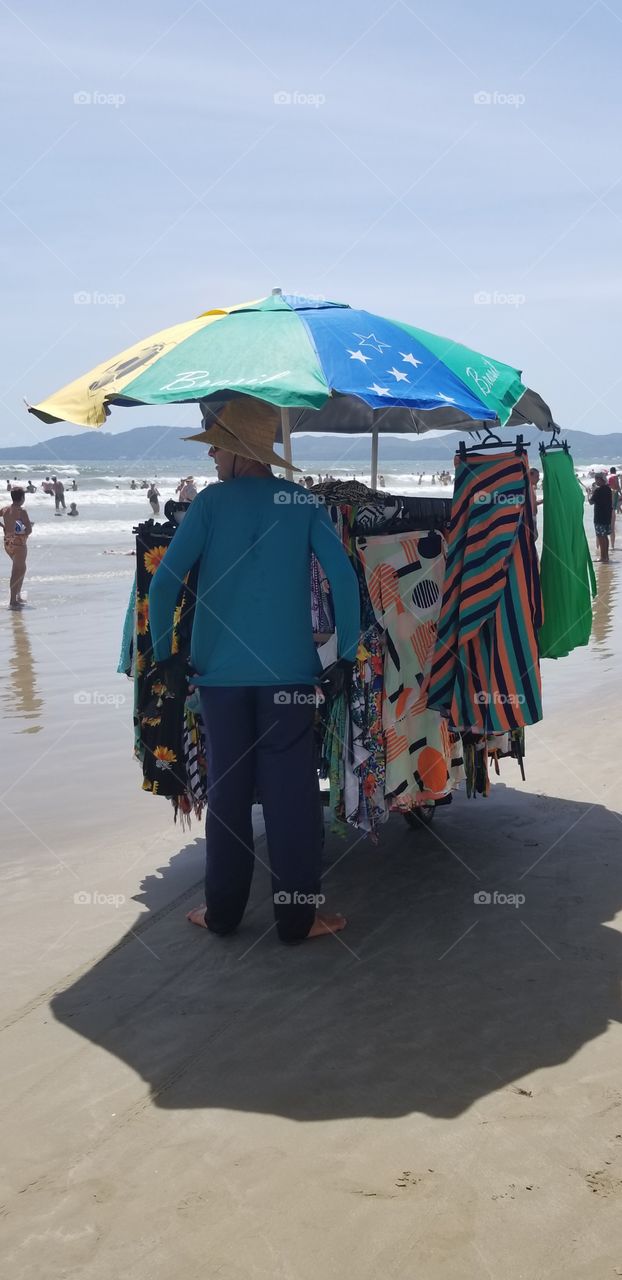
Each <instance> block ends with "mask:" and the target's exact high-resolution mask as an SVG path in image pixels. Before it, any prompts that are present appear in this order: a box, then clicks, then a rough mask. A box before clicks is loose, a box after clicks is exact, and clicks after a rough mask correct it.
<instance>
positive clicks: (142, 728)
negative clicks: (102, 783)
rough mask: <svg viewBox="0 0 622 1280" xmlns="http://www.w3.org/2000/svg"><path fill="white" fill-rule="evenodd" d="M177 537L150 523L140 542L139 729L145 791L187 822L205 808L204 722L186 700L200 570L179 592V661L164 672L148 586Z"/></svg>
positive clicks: (175, 641) (174, 644)
mask: <svg viewBox="0 0 622 1280" xmlns="http://www.w3.org/2000/svg"><path fill="white" fill-rule="evenodd" d="M173 536H174V529H171V528H170V527H169V526H166V525H158V524H154V523H153V522H152V521H148V522H147V523H145V524H143V525H141V526H140V527H139V530H138V534H137V538H136V617H135V627H134V631H135V639H136V654H135V659H134V663H133V667H134V699H135V702H134V708H135V709H134V725H135V741H136V748H135V749H136V755H137V757H138V759H139V760H140V761H141V763H142V770H143V784H142V786H143V791H150V792H151V793H152V794H153V795H159V796H166V797H167V798H168V799H170V800H171V801H172V803H173V809H174V813H175V819H177V817H178V815H180V816H181V819H182V823H183V822H184V819H185V818H189V817H190V814H191V813H194V814H195V816H196V817H197V818H200V816H201V812H202V809H203V806H204V804H205V752H204V749H203V736H202V725H201V719H200V715H199V714H198V709H197V707H196V700H195V701H194V702H193V701H190V702H189V700H188V698H187V685H188V677H187V664H188V658H189V654H190V637H191V632H192V622H193V618H194V601H195V599H196V585H197V576H198V567H197V566H196V565H195V566H194V567H193V568H192V569H191V571H190V573H189V574H188V575H187V577H186V580H185V582H184V583H183V584H182V586H181V587H180V594H179V599H178V601H177V607H176V609H175V614H174V618H173V630H172V638H171V649H172V654H173V655H174V660H173V662H172V663H171V664H170V666H167V668H166V669H165V670H164V671H162V670H161V669H160V670H158V669H157V668H155V667H154V664H153V648H152V641H151V632H150V629H149V587H150V585H151V582H152V580H153V575H154V573H155V571H156V569H157V568H158V565H159V564H160V563H161V561H162V558H163V556H164V554H165V552H166V550H167V548H168V545H169V543H170V541H171V538H172V537H173Z"/></svg>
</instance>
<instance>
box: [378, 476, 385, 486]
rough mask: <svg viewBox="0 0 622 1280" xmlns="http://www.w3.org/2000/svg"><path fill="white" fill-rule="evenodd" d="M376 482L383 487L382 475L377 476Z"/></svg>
mask: <svg viewBox="0 0 622 1280" xmlns="http://www.w3.org/2000/svg"><path fill="white" fill-rule="evenodd" d="M378 484H379V485H380V488H381V489H384V476H378Z"/></svg>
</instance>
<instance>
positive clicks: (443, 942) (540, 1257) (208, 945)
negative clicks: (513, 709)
mask: <svg viewBox="0 0 622 1280" xmlns="http://www.w3.org/2000/svg"><path fill="white" fill-rule="evenodd" d="M616 560H619V563H616ZM104 566H105V572H104ZM97 568H98V573H99V570H100V569H101V576H100V578H99V580H98V583H97V589H96V590H95V589H93V588H92V586H91V585H90V584H88V583H87V584H85V583H82V584H81V583H80V582H76V580H75V579H71V580H69V581H65V582H63V581H62V580H61V579H62V575H60V576H59V575H57V576H56V577H54V578H53V580H52V581H49V582H40V583H38V584H37V585H36V590H35V586H34V584H33V586H32V587H31V593H30V594H31V599H32V601H33V606H36V607H33V608H32V609H29V610H27V611H24V613H23V614H21V615H18V616H15V615H11V614H9V613H8V612H6V613H5V612H2V613H1V614H0V637H1V639H0V643H1V644H2V645H3V651H4V652H5V653H6V654H7V655H8V657H7V660H6V664H5V672H6V673H5V679H4V682H3V685H2V689H1V696H2V713H3V742H4V750H3V756H2V783H3V785H2V792H3V805H4V806H5V809H4V813H3V817H4V819H5V820H4V822H3V829H4V832H5V841H4V853H3V857H2V876H3V881H4V884H3V907H2V911H3V917H4V918H3V930H2V939H3V942H2V945H3V948H4V957H3V967H4V972H5V974H6V975H10V976H9V981H8V982H5V984H4V986H5V992H4V1003H3V1025H4V1032H3V1048H2V1079H3V1090H2V1108H3V1112H4V1116H3V1128H4V1136H5V1140H4V1173H3V1183H4V1186H3V1195H2V1200H3V1202H4V1209H3V1212H4V1215H5V1216H4V1219H3V1225H4V1237H5V1246H4V1251H5V1258H6V1261H5V1272H6V1274H10V1275H11V1277H12V1280H31V1277H32V1278H33V1280H34V1277H35V1276H36V1277H40V1276H44V1277H61V1276H63V1277H64V1276H68V1275H69V1276H74V1275H75V1276H76V1277H78V1276H79V1277H80V1280H109V1278H110V1277H111V1276H124V1275H130V1274H131V1275H132V1277H134V1278H135V1280H170V1277H171V1276H183V1277H184V1280H189V1278H193V1277H195V1276H196V1277H199V1276H200V1277H202V1278H203V1277H205V1276H206V1275H208V1276H211V1275H214V1276H215V1275H217V1276H219V1277H220V1278H221V1280H248V1277H250V1276H253V1277H261V1278H263V1277H266V1280H268V1278H270V1280H273V1277H275V1276H279V1277H281V1276H282V1277H288V1280H290V1278H291V1280H316V1277H317V1275H318V1274H322V1275H325V1276H330V1277H333V1276H334V1277H337V1276H339V1277H341V1276H356V1277H357V1280H368V1278H369V1280H372V1278H373V1280H375V1278H376V1277H378V1278H379V1280H380V1277H382V1280H385V1278H386V1277H400V1278H401V1277H404V1278H406V1277H408V1278H409V1280H410V1277H415V1276H416V1277H417V1280H454V1278H455V1280H481V1277H485V1276H491V1277H495V1280H496V1278H497V1277H499V1280H519V1277H521V1278H522V1277H526V1278H528V1280H532V1278H533V1277H543V1278H544V1277H547V1278H548V1277H552V1278H554V1280H557V1278H558V1277H559V1280H561V1277H564V1280H579V1278H581V1280H583V1278H584V1277H601V1276H602V1277H607V1276H615V1275H616V1274H620V1269H621V1268H622V1219H621V1215H620V1207H621V1205H622V1082H621V1076H620V1052H621V1048H622V1044H621V1040H622V1037H621V1035H620V1028H619V1021H618V1020H619V978H620V968H621V958H622V956H621V953H622V941H621V939H620V920H621V918H622V917H621V916H620V910H621V907H622V864H621V861H620V845H621V841H620V836H621V830H622V829H621V818H620V808H621V800H622V788H621V787H620V782H619V777H618V773H619V770H618V764H617V759H616V752H615V744H616V741H617V721H618V702H619V689H620V667H621V663H620V650H621V642H620V635H621V622H622V605H621V600H622V587H621V585H620V575H621V574H622V551H619V552H617V553H616V554H615V555H614V563H613V564H612V565H611V566H609V567H608V568H607V567H605V566H603V567H601V568H599V570H598V575H599V585H600V588H601V593H600V596H599V599H598V601H597V605H596V615H595V626H594V634H593V637H592V640H591V642H590V646H589V648H588V649H585V650H578V651H575V653H573V654H572V655H571V656H570V657H569V658H567V659H563V660H561V661H559V662H557V663H554V662H544V663H543V679H544V705H545V719H544V721H543V723H542V724H541V725H539V726H537V727H536V728H534V729H532V730H530V731H528V734H527V780H526V782H525V783H522V782H521V781H520V775H519V773H518V769H517V767H516V766H515V765H514V763H513V762H509V761H508V762H505V763H504V764H502V766H501V769H502V775H501V779H500V781H499V782H495V783H494V785H493V791H492V794H491V796H490V798H489V799H488V800H483V799H481V798H478V799H477V800H474V801H467V800H466V798H465V797H464V796H460V797H458V798H457V799H456V800H455V802H454V804H453V805H452V806H450V807H449V808H446V809H444V810H441V811H439V813H438V814H437V817H436V820H435V823H434V825H433V827H432V828H431V829H430V831H429V832H425V833H421V834H418V833H413V832H411V831H410V830H409V829H408V828H407V827H406V826H405V824H404V823H403V821H402V820H401V819H400V818H399V817H394V818H393V819H392V820H391V822H390V823H389V824H388V826H387V827H386V828H385V830H384V832H383V835H382V839H381V843H380V845H379V847H377V848H374V847H373V846H372V845H371V844H370V843H369V842H368V841H367V840H361V839H360V838H359V837H358V835H357V833H356V832H353V833H352V836H351V837H350V838H349V839H348V840H347V841H346V842H342V841H341V840H339V839H337V838H334V837H331V838H330V839H329V841H328V861H329V862H330V863H331V864H332V865H331V868H330V870H329V871H328V872H327V875H326V879H325V888H326V892H327V895H328V901H329V905H330V906H334V907H337V908H340V909H342V910H344V911H346V913H347V914H348V915H349V917H350V920H351V923H350V927H349V928H348V930H347V931H346V933H345V934H344V935H343V936H342V937H340V938H329V939H326V940H322V941H318V942H314V943H310V944H308V945H305V946H303V947H300V948H295V949H289V948H282V947H279V946H278V944H277V942H276V941H275V938H274V932H273V929H272V927H271V911H270V900H269V894H270V888H269V883H268V879H267V876H266V873H265V871H264V870H263V868H262V867H259V868H258V872H259V873H258V874H257V876H256V879H255V884H254V890H253V898H252V906H251V910H250V912H249V915H248V917H247V919H246V921H245V923H244V926H243V928H242V929H241V930H240V932H239V933H238V935H236V936H235V937H234V938H231V939H229V940H226V941H219V940H217V939H214V938H211V937H210V936H206V935H204V934H203V933H201V932H200V931H199V930H194V931H193V930H191V929H190V927H189V926H186V924H185V920H184V913H185V911H186V910H187V909H188V907H189V906H191V905H194V904H195V903H196V902H197V901H198V900H200V881H201V876H202V846H201V840H200V832H199V831H198V829H197V828H196V827H193V828H192V831H191V832H190V833H187V832H185V833H184V832H182V831H180V829H179V828H177V827H175V826H174V825H173V823H172V820H171V817H170V810H169V807H168V805H167V803H166V802H165V801H159V800H158V799H157V798H154V797H151V796H148V795H146V794H144V793H142V792H141V790H140V778H139V772H138V769H137V766H136V765H135V763H134V762H133V760H132V758H131V744H132V731H131V702H130V701H129V699H130V686H129V684H128V683H126V682H125V681H124V680H123V678H122V677H120V676H117V675H115V674H114V672H115V667H116V658H117V649H118V640H119V633H120V627H121V621H122V617H123V612H124V608H125V602H126V600H127V595H128V592H129V586H130V580H131V574H132V567H131V561H123V560H122V559H121V558H117V559H114V558H111V561H110V563H108V562H106V561H99V562H98V566H97ZM33 573H34V570H33ZM40 576H45V575H40ZM84 694H86V695H87V696H86V698H85V697H80V695H84ZM121 698H125V699H128V701H125V702H122V701H120V699H121ZM258 830H259V831H260V819H259V815H258ZM258 853H259V855H260V856H261V857H264V856H265V851H264V850H263V845H262V842H261V837H260V842H259V843H258ZM482 892H483V893H485V894H491V895H494V894H495V892H496V894H497V896H498V899H499V895H502V896H503V895H505V897H506V899H507V898H508V896H509V895H519V896H520V897H524V902H520V903H519V905H512V902H511V901H509V902H508V901H505V902H504V901H503V900H498V901H497V902H496V903H495V902H494V901H490V902H486V903H483V902H482V903H481V904H480V903H476V902H475V901H474V895H475V894H477V893H482ZM89 895H90V901H84V898H85V896H86V897H88V896H89Z"/></svg>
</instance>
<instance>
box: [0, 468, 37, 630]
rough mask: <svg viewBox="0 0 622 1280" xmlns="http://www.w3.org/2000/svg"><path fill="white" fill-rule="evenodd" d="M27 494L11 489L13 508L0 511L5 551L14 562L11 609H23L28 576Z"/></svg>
mask: <svg viewBox="0 0 622 1280" xmlns="http://www.w3.org/2000/svg"><path fill="white" fill-rule="evenodd" d="M25 496H26V495H25V493H24V490H23V489H20V488H18V487H16V488H14V489H11V506H10V507H4V508H3V509H2V511H0V517H1V519H2V527H3V530H4V550H5V551H6V553H7V555H8V556H9V557H10V559H11V560H12V562H13V566H12V569H11V598H10V601H9V608H11V609H21V607H22V605H23V603H24V602H23V600H22V597H21V592H22V586H23V583H24V578H25V576H26V555H27V547H26V543H27V540H28V538H29V537H30V534H31V533H32V523H31V520H30V516H29V515H28V512H27V511H26V509H25V507H24V498H25Z"/></svg>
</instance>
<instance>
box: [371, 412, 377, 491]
mask: <svg viewBox="0 0 622 1280" xmlns="http://www.w3.org/2000/svg"><path fill="white" fill-rule="evenodd" d="M371 487H372V489H377V488H378V428H377V427H372V429H371Z"/></svg>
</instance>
